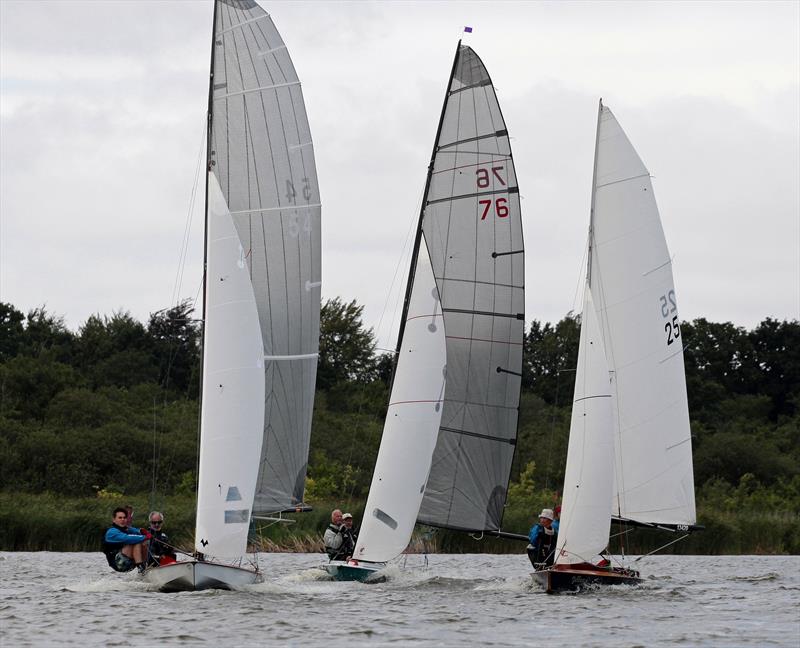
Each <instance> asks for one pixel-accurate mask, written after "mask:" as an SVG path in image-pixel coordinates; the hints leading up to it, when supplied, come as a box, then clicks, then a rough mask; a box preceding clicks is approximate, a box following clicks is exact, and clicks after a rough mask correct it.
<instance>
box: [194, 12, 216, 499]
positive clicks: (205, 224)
mask: <svg viewBox="0 0 800 648" xmlns="http://www.w3.org/2000/svg"><path fill="white" fill-rule="evenodd" d="M216 39H217V1H216V0H214V15H213V18H212V20H211V63H210V67H209V72H208V109H207V111H206V172H205V185H206V190H205V202H204V204H205V207H204V211H203V313H202V316H201V320H200V321H201V323H202V324H201V326H202V330H201V333H200V390H199V394H198V398H197V407H198V408H199V411H200V416H199V417H198V418H197V446H198V452H197V466H196V468H195V471H196V473H197V475H198V476H199V474H200V430H201V429H202V425H203V416H202V412H203V366H204V362H203V360H204V358H205V352H206V301H207V299H206V282H207V279H208V272H207V270H208V173H209V171H211V123H212V117H213V115H212V113H213V110H214V50H215V49H216V45H215V42H216ZM199 488H200V480H199V479H196V486H195V496H197V490H198V489H199Z"/></svg>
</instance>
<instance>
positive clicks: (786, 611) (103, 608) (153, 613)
mask: <svg viewBox="0 0 800 648" xmlns="http://www.w3.org/2000/svg"><path fill="white" fill-rule="evenodd" d="M322 561H323V556H322V555H320V554H316V555H314V554H261V555H260V556H259V563H260V566H261V568H262V570H263V571H264V572H265V575H266V580H265V582H264V583H261V584H259V585H254V586H251V587H248V588H246V589H244V590H240V591H235V592H224V591H205V592H186V593H179V594H162V593H158V592H153V591H149V590H148V587H147V586H146V585H145V584H143V583H141V582H140V581H139V580H138V578H137V576H136V575H135V574H115V573H113V572H111V570H110V569H109V568H108V566H107V565H106V562H105V558H104V557H103V556H102V555H101V554H100V553H94V554H87V553H49V552H41V553H8V552H5V553H2V552H0V646H3V647H5V646H9V647H10V646H50V645H53V646H55V645H81V646H105V645H108V644H114V643H116V644H120V645H123V644H125V645H129V646H146V645H170V646H172V645H183V646H195V645H214V644H219V645H221V646H225V647H227V646H250V645H281V646H283V645H290V646H291V645H294V646H306V645H325V646H344V645H348V646H353V645H369V646H389V645H392V646H416V645H420V646H421V645H431V646H455V645H464V644H471V645H473V646H533V645H542V646H576V645H581V646H608V647H613V648H619V647H621V646H673V645H682V646H715V647H716V646H794V647H797V646H800V558H798V557H796V556H777V557H770V556H676V557H673V556H658V557H648V558H645V559H643V560H642V561H640V562H639V563H637V565H638V567H639V568H640V569H641V571H642V575H643V576H644V577H645V578H646V580H645V582H644V583H643V584H642V585H639V586H622V587H616V588H606V589H603V590H595V591H589V592H583V593H580V594H575V595H556V596H553V595H547V594H545V593H544V592H542V591H541V590H539V589H538V588H537V587H536V586H535V585H533V584H532V583H531V579H530V575H529V573H530V564H529V563H528V560H527V557H525V556H523V555H519V556H509V555H499V556H497V555H486V554H477V555H463V554H459V555H452V554H450V555H432V556H429V557H428V565H427V567H426V566H425V565H424V557H423V556H419V555H412V556H409V557H408V560H407V563H406V564H405V566H403V563H402V560H401V562H400V563H399V564H397V565H393V566H391V567H390V572H389V574H390V578H389V580H387V581H386V582H385V583H380V584H374V585H365V584H362V583H352V582H351V583H336V582H331V581H326V580H321V579H322V578H323V572H321V571H320V570H318V569H315V566H317V565H320V564H321V563H322Z"/></svg>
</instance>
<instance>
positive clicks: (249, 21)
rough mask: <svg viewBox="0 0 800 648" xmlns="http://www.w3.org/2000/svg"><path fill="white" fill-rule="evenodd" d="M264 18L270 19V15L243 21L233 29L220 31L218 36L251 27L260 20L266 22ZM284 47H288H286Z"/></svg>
mask: <svg viewBox="0 0 800 648" xmlns="http://www.w3.org/2000/svg"><path fill="white" fill-rule="evenodd" d="M264 18H269V14H264V15H263V16H258V17H256V18H251V19H250V20H243V21H242V22H240V23H237V24H236V25H233V26H232V27H228V28H227V29H222V30H220V31H219V32H217V36H222V35H224V34H227V33H228V32H232V31H233V30H234V29H239V28H241V27H244V26H245V25H249V24H250V23H254V22H257V21H259V20H264ZM284 47H286V46H285V45H284Z"/></svg>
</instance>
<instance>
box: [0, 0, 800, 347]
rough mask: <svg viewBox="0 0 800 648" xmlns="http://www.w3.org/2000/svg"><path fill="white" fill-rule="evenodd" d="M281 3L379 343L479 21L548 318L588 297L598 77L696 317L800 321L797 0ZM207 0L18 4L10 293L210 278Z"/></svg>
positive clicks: (343, 260)
mask: <svg viewBox="0 0 800 648" xmlns="http://www.w3.org/2000/svg"><path fill="white" fill-rule="evenodd" d="M260 1H261V0H260ZM261 4H262V6H263V7H264V8H265V9H266V10H267V11H269V12H270V13H271V15H272V18H273V21H274V22H275V24H276V26H277V27H278V30H279V31H280V32H281V35H282V36H283V39H284V41H285V42H286V44H287V46H288V48H289V51H290V53H291V56H292V59H293V60H294V63H295V67H296V68H297V71H298V74H299V76H300V79H301V81H302V83H303V91H304V94H305V99H306V106H307V110H308V116H309V121H310V124H311V131H312V134H313V138H314V144H315V150H316V156H317V171H318V175H319V182H320V191H321V194H322V203H323V208H322V219H323V297H334V296H337V295H338V296H341V297H342V298H344V299H346V300H351V299H355V300H357V301H358V302H359V303H360V304H363V305H364V306H365V321H366V323H367V324H368V325H369V326H373V327H374V328H375V330H376V333H377V334H378V343H379V346H385V347H393V346H394V335H395V331H396V321H397V316H396V314H395V310H396V307H397V304H398V297H399V294H400V292H401V290H402V288H403V285H402V283H403V282H404V278H402V277H404V275H405V273H406V272H407V264H408V260H407V257H408V246H409V241H408V236H409V232H410V229H411V227H412V226H413V225H414V224H415V223H416V220H417V217H418V213H419V205H420V200H421V194H422V190H423V187H424V183H425V173H426V169H427V165H428V161H429V159H430V154H431V149H432V146H433V138H434V136H435V133H436V126H437V123H438V119H439V113H440V111H441V106H442V100H443V98H444V92H445V87H446V84H447V79H448V75H449V72H450V68H451V66H452V59H453V55H454V52H455V47H456V43H457V41H458V38H459V37H460V36H461V35H462V30H463V27H464V26H465V25H470V26H472V27H473V29H474V31H473V34H471V35H466V38H465V42H467V43H468V44H470V45H471V46H472V47H473V48H474V49H475V50H476V52H477V53H478V55H479V56H480V57H481V58H482V60H483V62H484V63H485V65H486V67H487V69H488V70H489V73H490V75H491V76H492V78H493V81H494V84H495V86H496V88H497V90H498V97H499V100H500V105H501V108H502V110H503V113H504V116H505V119H506V123H507V126H508V130H509V133H510V135H511V137H512V147H513V152H514V156H515V161H516V168H517V175H518V178H519V186H520V193H521V196H522V198H523V200H522V209H523V220H524V223H525V226H524V228H525V243H526V251H527V254H526V269H527V277H526V285H527V304H526V309H527V312H526V318H527V320H528V322H530V321H531V320H533V319H538V320H541V321H551V322H555V321H558V320H559V319H561V317H563V316H564V315H565V314H566V313H567V312H568V311H570V310H573V309H579V308H580V301H578V299H577V297H576V295H577V291H578V287H579V286H580V285H581V282H582V280H583V277H582V269H581V265H582V258H583V255H584V252H585V240H586V229H587V225H588V209H589V200H590V192H591V177H592V163H593V154H594V141H595V126H596V118H597V102H598V99H599V98H600V97H603V100H604V103H605V104H606V105H608V106H609V107H610V108H611V109H612V111H613V112H614V113H615V115H616V117H617V118H618V120H619V121H620V123H621V124H622V127H623V128H624V129H625V130H626V132H627V134H628V136H629V138H630V139H631V141H632V142H633V144H634V146H635V147H636V148H637V150H638V152H639V154H640V156H641V158H642V160H643V161H644V163H645V165H647V167H648V169H649V170H650V173H651V174H652V175H653V176H654V180H653V183H654V189H655V193H656V198H657V201H658V204H659V207H660V210H661V215H662V220H663V223H664V230H665V233H666V236H667V243H668V245H669V247H670V252H671V254H672V255H673V256H674V273H675V284H676V290H677V295H678V303H679V307H680V312H681V316H682V318H683V319H684V320H691V319H694V318H696V317H706V318H708V319H710V320H712V321H732V322H734V323H735V324H737V325H740V326H745V327H747V328H752V327H753V326H755V325H756V324H758V323H759V322H760V321H761V320H763V319H764V318H765V317H775V318H779V319H784V318H791V319H793V318H798V317H800V3H798V2H796V1H794V2H753V3H748V2H732V3H726V2H710V3H703V2H687V3H683V2H653V3H647V2H637V3H632V2H626V3H622V2H608V3H605V2H559V3H550V2H509V3H503V2H487V3H483V2H439V3H436V2H419V3H416V2H341V3H340V2H291V3H289V2H266V1H261ZM211 15H212V3H211V2H210V1H206V0H203V1H193V0H184V1H158V2H157V1H148V0H135V1H124V0H106V1H100V0H98V1H94V2H70V1H68V0H59V1H56V2H45V1H37V0H34V1H24V2H23V1H17V0H0V29H1V30H2V32H1V33H0V36H1V37H2V38H1V41H0V90H1V91H2V101H1V102H0V300H2V301H5V302H10V303H12V304H13V305H14V306H15V307H17V308H18V309H20V310H23V311H27V310H28V309H30V308H33V307H36V306H39V305H42V304H45V305H46V307H47V309H48V310H49V311H51V312H53V313H56V314H58V315H63V316H64V317H65V320H66V322H67V324H68V326H69V327H70V328H72V329H73V330H75V329H77V328H78V327H79V326H80V325H82V324H83V322H85V321H86V319H87V317H89V316H90V315H91V314H93V313H99V314H102V315H111V314H112V313H113V312H114V311H116V310H121V309H122V310H128V311H130V312H131V313H132V314H133V315H134V316H135V317H137V318H138V319H140V320H143V321H144V320H146V318H147V316H148V314H149V313H150V312H153V311H156V310H159V309H161V308H164V307H167V306H169V305H170V304H171V303H174V300H175V299H176V296H177V297H192V298H194V297H195V296H196V295H197V294H198V291H199V287H200V284H201V263H202V249H201V248H202V214H201V213H200V209H197V207H199V206H201V205H202V201H203V198H202V186H201V187H200V188H199V190H198V194H197V196H196V205H195V207H196V208H195V210H194V212H193V217H192V219H191V222H190V226H191V229H190V231H189V238H188V254H187V257H186V264H185V268H184V270H183V273H182V280H181V281H180V283H179V284H178V283H177V281H178V279H177V278H178V276H179V267H180V264H181V248H182V243H183V240H184V232H185V228H186V226H187V220H188V216H189V214H190V204H191V201H192V191H193V185H194V182H195V172H196V168H197V162H198V154H199V152H200V150H201V145H202V136H203V133H204V128H205V121H204V112H205V109H206V102H207V92H208V90H207V81H208V63H209V52H210V44H211V43H210V38H211V37H210V30H211ZM396 275H397V276H396ZM176 286H178V288H177V289H176ZM390 324H391V327H390Z"/></svg>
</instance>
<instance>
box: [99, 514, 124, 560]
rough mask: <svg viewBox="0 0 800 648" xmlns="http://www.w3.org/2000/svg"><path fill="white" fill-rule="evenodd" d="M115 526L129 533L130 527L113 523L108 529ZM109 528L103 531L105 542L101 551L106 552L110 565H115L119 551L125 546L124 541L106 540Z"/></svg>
mask: <svg viewBox="0 0 800 648" xmlns="http://www.w3.org/2000/svg"><path fill="white" fill-rule="evenodd" d="M111 528H115V529H118V530H120V531H122V533H128V527H121V526H119V525H117V524H112V525H111V526H110V527H108V529H111ZM108 529H106V530H105V531H104V532H103V544H102V549H101V551H102V552H103V553H104V554H105V556H106V560H107V561H108V566H109V567H113V566H114V559H115V558H116V556H117V553H118V552H119V551H120V550H121V549H122V547H124V546H125V543H124V542H108V541H107V540H106V534H107V533H108Z"/></svg>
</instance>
